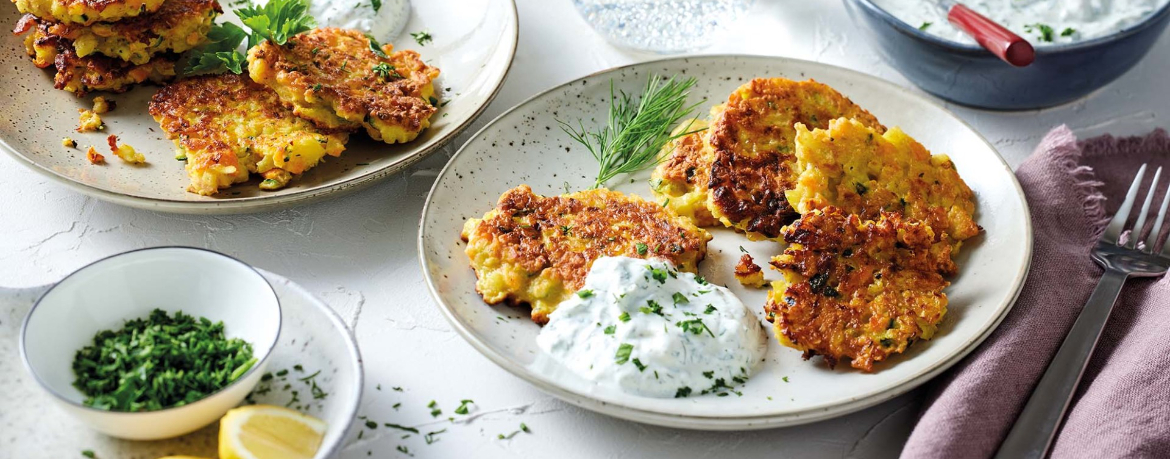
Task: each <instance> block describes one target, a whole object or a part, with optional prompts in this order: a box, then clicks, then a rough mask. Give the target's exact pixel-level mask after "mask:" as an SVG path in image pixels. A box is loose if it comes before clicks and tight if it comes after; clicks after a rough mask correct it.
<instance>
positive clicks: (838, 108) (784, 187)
mask: <svg viewBox="0 0 1170 459" xmlns="http://www.w3.org/2000/svg"><path fill="white" fill-rule="evenodd" d="M839 117H850V118H856V119H858V120H859V121H860V122H862V123H864V124H865V125H867V126H871V127H873V128H875V129H877V130H878V131H879V132H881V131H884V130H885V128H884V127H882V125H881V124H880V123H878V120H877V118H875V117H874V116H873V115H871V114H870V113H869V112H867V111H865V110H864V109H862V108H861V107H858V106H857V105H856V104H854V103H853V102H852V101H850V100H849V99H848V98H847V97H845V96H843V95H841V93H839V92H837V91H836V90H834V89H833V88H831V87H829V86H827V85H824V84H821V83H818V82H816V81H813V80H808V81H801V82H797V81H792V80H788V79H784V78H771V79H764V78H757V79H754V80H752V81H751V82H749V83H747V84H744V85H743V86H741V87H739V89H737V90H736V91H735V92H734V93H732V94H731V96H730V97H729V98H728V100H727V107H726V109H724V110H723V111H722V112H721V113H720V114H719V116H718V117H716V118H715V119H714V120H713V121H712V123H711V129H710V131H709V132H708V134H707V135H708V139H707V142H708V143H709V144H710V145H711V148H712V151H713V154H712V158H713V162H712V163H711V179H710V183H709V189H710V191H709V192H708V195H709V199H708V206H709V208H710V209H711V213H712V214H713V215H714V216H715V217H716V218H718V219H719V220H720V221H721V222H722V223H723V224H724V225H726V226H730V227H732V228H735V229H736V230H739V231H743V232H745V233H747V236H748V237H749V238H750V239H765V238H775V237H778V236H779V235H780V228H781V227H783V226H784V225H785V224H787V223H788V222H791V221H792V220H794V219H795V218H796V217H797V216H798V214H797V213H796V212H795V211H793V210H792V208H791V207H790V206H789V204H788V201H787V200H786V199H785V196H784V193H785V192H786V191H788V190H789V189H790V188H791V187H792V185H793V183H794V182H795V181H796V172H795V171H794V170H793V169H794V167H795V165H796V157H795V156H794V155H793V140H794V139H795V137H796V129H795V128H794V127H793V126H794V125H795V124H796V123H803V124H805V125H807V126H820V127H827V126H828V123H829V121H830V120H833V119H836V118H839Z"/></svg>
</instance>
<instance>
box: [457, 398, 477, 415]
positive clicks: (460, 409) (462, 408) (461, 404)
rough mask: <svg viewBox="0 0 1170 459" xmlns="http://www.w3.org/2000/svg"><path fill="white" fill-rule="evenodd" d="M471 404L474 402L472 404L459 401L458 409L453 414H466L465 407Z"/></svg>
mask: <svg viewBox="0 0 1170 459" xmlns="http://www.w3.org/2000/svg"><path fill="white" fill-rule="evenodd" d="M472 403H475V402H473V401H471V400H460V401H459V407H458V408H455V414H467V413H468V407H467V405H469V404H472Z"/></svg>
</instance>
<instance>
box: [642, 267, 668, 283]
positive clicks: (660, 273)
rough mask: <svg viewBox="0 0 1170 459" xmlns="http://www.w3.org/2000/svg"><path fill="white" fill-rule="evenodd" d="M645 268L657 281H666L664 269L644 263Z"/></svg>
mask: <svg viewBox="0 0 1170 459" xmlns="http://www.w3.org/2000/svg"><path fill="white" fill-rule="evenodd" d="M646 269H649V270H650V277H652V278H654V280H656V281H658V283H660V284H665V283H666V276H667V273H666V270H665V269H662V268H655V267H653V266H650V265H646Z"/></svg>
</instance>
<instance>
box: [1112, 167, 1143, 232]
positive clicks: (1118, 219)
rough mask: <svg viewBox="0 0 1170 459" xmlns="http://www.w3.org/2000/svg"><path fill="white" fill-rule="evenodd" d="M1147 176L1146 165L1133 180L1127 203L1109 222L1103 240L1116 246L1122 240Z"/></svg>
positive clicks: (1126, 196)
mask: <svg viewBox="0 0 1170 459" xmlns="http://www.w3.org/2000/svg"><path fill="white" fill-rule="evenodd" d="M1145 175H1146V165H1145V164H1142V167H1141V168H1139V169H1138V172H1137V177H1134V178H1133V184H1131V185H1130V186H1129V191H1128V192H1126V193H1125V202H1123V203H1121V208H1119V209H1117V214H1116V215H1114V216H1113V220H1110V221H1109V226H1107V227H1105V234H1102V235H1101V240H1102V241H1105V242H1108V243H1111V244H1116V243H1117V240H1118V239H1120V238H1121V231H1122V230H1124V229H1125V221H1126V220H1127V219H1129V212H1130V211H1131V210H1133V202H1134V200H1135V199H1137V193H1138V187H1139V186H1141V184H1142V177H1145Z"/></svg>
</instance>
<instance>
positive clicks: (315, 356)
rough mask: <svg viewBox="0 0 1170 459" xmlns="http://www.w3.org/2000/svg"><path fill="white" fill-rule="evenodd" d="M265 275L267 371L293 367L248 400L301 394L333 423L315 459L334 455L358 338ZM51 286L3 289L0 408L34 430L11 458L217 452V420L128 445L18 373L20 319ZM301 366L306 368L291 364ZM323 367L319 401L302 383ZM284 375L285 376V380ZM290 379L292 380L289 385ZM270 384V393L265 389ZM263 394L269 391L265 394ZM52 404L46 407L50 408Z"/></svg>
mask: <svg viewBox="0 0 1170 459" xmlns="http://www.w3.org/2000/svg"><path fill="white" fill-rule="evenodd" d="M258 271H260V273H261V274H263V275H264V277H265V278H266V279H268V283H269V284H271V285H272V289H273V290H275V291H276V295H277V297H278V298H279V299H280V305H281V310H282V315H281V319H282V321H281V331H280V338H279V340H278V341H277V343H276V347H274V348H273V349H272V353H271V354H270V355H269V357H268V368H267V370H266V371H267V372H270V373H276V372H279V371H280V370H282V369H287V370H289V373H288V374H287V375H286V376H285V377H283V378H280V377H274V378H273V379H271V380H269V382H261V383H260V385H258V386H257V387H256V390H255V391H254V392H253V395H251V396H250V398H251V399H252V400H253V401H255V402H256V403H265V404H272V405H281V406H284V405H286V404H288V403H289V401H290V400H291V399H292V391H293V390H296V391H297V396H298V399H299V400H302V401H301V402H296V403H292V404H291V405H290V406H291V407H293V408H299V409H300V410H301V411H303V412H305V413H308V414H311V415H313V416H316V417H318V418H320V419H322V420H324V421H325V422H326V423H327V424H328V425H329V430H328V432H327V433H326V435H325V440H324V442H323V443H322V445H321V449H320V450H319V451H318V453H317V456H316V457H317V459H325V458H328V457H333V456H334V455H336V454H337V452H339V451H340V450H341V448H342V446H343V445H344V443H345V439H346V438H350V437H351V435H350V434H352V432H351V429H352V428H353V427H354V424H353V420H354V417H355V416H357V410H358V403H359V401H360V400H361V396H362V387H363V386H362V365H361V355H360V354H359V352H358V347H357V343H356V342H355V341H354V339H353V336H352V335H351V334H350V331H349V329H348V328H347V327H346V325H345V323H344V322H342V320H341V318H340V317H338V316H337V314H336V313H335V312H333V310H332V309H331V308H330V307H329V306H328V305H326V304H325V303H322V302H321V300H318V299H317V298H315V297H314V296H313V295H312V294H311V293H309V292H307V291H305V290H304V289H303V288H301V287H300V286H298V285H297V284H295V283H293V282H292V281H289V280H288V279H286V278H284V277H281V276H279V275H276V274H272V273H269V272H266V271H262V270H258ZM47 288H48V286H44V287H37V288H32V289H27V290H7V289H3V288H0V367H3V368H6V369H11V371H4V372H0V391H2V392H3V393H4V394H6V395H5V397H6V399H5V405H4V410H0V425H4V426H11V427H13V428H14V429H17V430H14V432H16V431H19V432H36V433H37V434H36V435H31V434H20V435H14V436H12V437H11V441H10V442H9V443H7V444H6V445H5V452H6V453H9V452H10V453H12V454H13V455H14V457H78V454H79V452H80V451H82V450H86V449H90V450H93V451H94V452H96V453H97V457H106V458H115V457H160V456H166V455H172V454H188V455H192V456H200V457H215V456H216V454H217V453H216V445H217V437H216V435H217V434H218V432H219V428H218V426H217V424H212V425H210V426H207V427H205V428H203V429H200V430H197V431H195V432H193V433H190V434H187V435H184V436H181V437H178V438H173V439H169V440H161V441H150V442H129V441H123V440H117V439H114V438H110V437H107V436H104V435H102V434H99V433H98V432H96V431H94V430H90V429H88V428H86V427H85V426H84V425H83V424H82V423H81V422H80V421H78V420H76V419H74V418H72V417H70V416H69V415H68V414H66V412H65V411H64V410H61V409H58V408H56V407H53V406H52V405H53V399H52V396H50V395H49V394H48V393H47V392H45V391H44V389H42V388H41V387H39V386H38V385H37V383H36V381H34V380H33V378H32V376H30V375H29V374H28V373H27V372H25V371H23V370H20V367H21V363H20V354H19V353H18V352H17V343H18V336H19V333H20V324H21V319H22V318H23V317H24V316H25V314H27V313H28V310H29V308H30V307H31V306H32V304H33V302H34V301H36V299H37V298H38V297H39V296H40V295H41V293H43V292H44V291H45V290H46V289H47ZM296 365H301V368H302V369H303V371H298V370H296V369H295V368H294V367H295V366H296ZM318 370H320V371H321V373H320V374H318V375H317V376H316V377H315V378H314V379H315V380H316V381H317V384H318V386H319V387H320V388H321V389H322V390H323V391H325V392H326V393H328V395H327V396H326V397H324V398H322V399H314V398H313V396H312V395H311V390H310V386H309V385H308V384H307V383H305V382H303V381H299V378H304V377H307V376H308V375H310V374H312V373H313V372H316V371H318ZM282 379H283V380H282ZM285 384H290V385H291V387H290V388H289V389H288V390H284V389H283V387H284V385H285ZM265 387H269V388H270V389H269V390H268V391H266V392H265V391H264V388H265ZM261 392H264V393H261ZM46 407H47V408H46Z"/></svg>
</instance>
